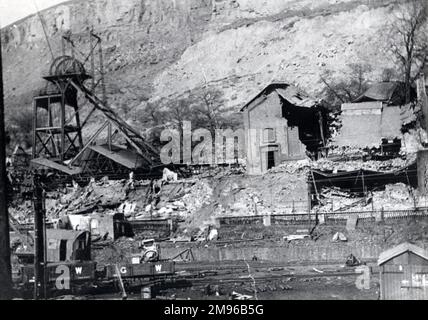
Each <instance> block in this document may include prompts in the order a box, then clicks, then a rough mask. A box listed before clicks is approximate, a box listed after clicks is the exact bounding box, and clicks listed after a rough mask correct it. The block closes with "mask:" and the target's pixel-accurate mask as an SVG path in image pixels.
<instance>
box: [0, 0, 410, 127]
mask: <svg viewBox="0 0 428 320" xmlns="http://www.w3.org/2000/svg"><path fill="white" fill-rule="evenodd" d="M399 2H403V1H394V0H380V1H371V0H319V1H309V0H287V1H284V0H264V1H258V0H157V1H149V0H125V1H113V0H91V1H81V0H75V1H69V2H67V3H64V4H61V5H59V6H56V7H53V8H50V9H47V10H45V11H43V12H42V13H41V15H42V17H43V19H44V21H45V23H46V27H47V30H46V31H47V33H48V35H49V42H50V45H51V47H52V51H53V54H54V55H55V56H57V55H60V54H61V41H60V37H61V35H62V34H63V33H64V32H68V31H71V32H73V33H79V34H80V33H82V34H84V33H85V32H87V31H88V30H89V29H90V28H93V29H94V31H95V32H96V33H97V34H99V36H100V37H101V38H102V39H103V47H104V50H105V54H106V57H105V64H106V66H107V67H106V70H107V73H106V81H107V94H108V98H109V101H110V103H111V104H112V105H113V106H114V107H115V108H116V109H117V110H118V111H119V112H120V114H121V115H122V116H123V117H125V118H126V119H127V120H128V121H130V123H131V124H133V125H134V126H136V127H137V128H138V129H140V130H143V123H144V121H145V120H144V119H141V116H140V112H141V111H142V110H143V109H144V107H145V106H146V104H147V102H152V103H154V104H156V105H159V106H162V105H165V104H166V103H168V102H169V101H172V100H175V99H177V98H180V97H186V96H187V95H188V94H189V92H198V91H201V90H206V89H203V88H206V87H208V88H215V89H216V90H219V91H220V92H221V94H222V105H223V107H224V108H225V109H226V110H230V111H231V112H237V111H238V110H239V107H240V106H242V105H243V104H244V103H245V102H246V101H247V100H248V99H249V98H250V96H253V95H254V94H256V93H257V91H258V90H260V89H261V88H262V87H264V86H265V85H266V84H267V83H269V82H270V81H272V80H283V81H287V82H290V83H294V84H297V85H298V86H300V87H301V88H303V89H304V90H306V91H307V92H308V93H310V94H312V95H314V96H316V97H317V98H322V92H323V89H324V88H325V86H324V85H323V83H322V82H321V80H320V76H321V75H322V74H323V73H325V72H326V71H331V77H332V79H331V80H332V81H334V78H336V79H340V78H347V77H349V72H350V70H349V68H348V67H347V65H348V64H350V63H357V64H358V63H361V64H369V65H371V66H372V71H371V74H370V78H371V79H372V80H374V81H376V80H380V77H381V74H382V71H383V70H384V69H385V68H391V67H394V65H393V61H392V59H391V58H390V57H389V56H388V54H387V50H386V49H387V48H386V45H385V43H386V42H385V37H387V36H388V32H386V24H387V23H388V22H389V21H390V20H391V19H392V17H393V15H394V13H396V12H397V10H398V9H397V8H398V3H399ZM2 36H3V39H2V40H3V57H4V62H3V63H4V73H5V74H4V78H5V79H4V80H5V99H6V106H7V110H6V113H7V114H9V115H11V114H12V113H14V112H15V111H16V110H20V112H21V111H22V112H29V107H30V105H31V101H32V96H33V95H34V94H36V93H37V92H38V91H39V90H41V89H43V87H44V82H43V80H42V78H41V76H42V75H45V74H46V73H47V72H48V68H49V65H50V63H51V61H52V57H51V54H50V51H49V47H48V45H47V41H46V39H45V36H44V33H43V29H42V24H41V23H40V19H39V17H38V16H37V15H33V16H30V17H28V18H26V19H24V20H21V21H19V22H17V23H16V24H14V25H11V26H8V27H6V28H4V30H3V34H2ZM77 45H78V47H79V48H85V47H87V46H88V37H87V36H84V35H82V36H81V37H80V38H79V43H78V44H77Z"/></svg>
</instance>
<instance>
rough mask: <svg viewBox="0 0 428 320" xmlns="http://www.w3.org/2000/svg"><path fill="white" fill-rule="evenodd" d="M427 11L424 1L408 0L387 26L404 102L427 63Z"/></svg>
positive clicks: (427, 7)
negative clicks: (402, 86)
mask: <svg viewBox="0 0 428 320" xmlns="http://www.w3.org/2000/svg"><path fill="white" fill-rule="evenodd" d="M427 12H428V5H427V2H426V1H425V0H411V1H409V3H407V4H406V5H404V6H403V10H400V12H399V13H398V14H397V15H396V16H395V17H394V20H393V21H392V23H391V25H390V31H391V35H390V37H388V38H389V39H390V40H389V47H390V51H391V53H392V55H393V56H394V58H395V59H396V60H397V63H398V64H399V66H400V69H401V72H402V77H403V81H404V84H405V90H406V92H405V94H406V95H405V97H406V103H408V102H410V92H411V85H412V83H413V82H414V81H415V80H416V78H417V77H418V76H419V74H420V73H421V72H422V70H423V69H424V67H425V64H426V63H427V58H428V36H427V33H428V31H427Z"/></svg>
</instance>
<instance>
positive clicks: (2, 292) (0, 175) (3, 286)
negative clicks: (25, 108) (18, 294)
mask: <svg viewBox="0 0 428 320" xmlns="http://www.w3.org/2000/svg"><path fill="white" fill-rule="evenodd" d="M5 135H6V132H5V129H4V99H3V68H2V54H1V29H0V299H1V300H6V299H11V298H12V271H11V265H10V238H9V214H8V211H7V175H6V137H5Z"/></svg>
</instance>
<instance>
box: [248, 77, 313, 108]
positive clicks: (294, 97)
mask: <svg viewBox="0 0 428 320" xmlns="http://www.w3.org/2000/svg"><path fill="white" fill-rule="evenodd" d="M272 91H276V92H277V93H278V95H279V96H281V97H282V98H283V99H285V100H287V101H289V102H290V103H291V104H293V105H295V106H297V107H303V108H311V107H314V106H316V105H317V104H318V103H317V101H316V100H314V99H312V98H311V97H309V96H308V95H307V94H306V93H305V92H303V91H302V90H300V89H299V88H297V87H295V86H293V85H290V84H288V83H285V82H272V83H271V84H269V85H267V86H266V87H264V88H263V89H262V90H261V91H260V92H259V93H257V94H256V95H255V96H254V97H253V98H251V99H250V100H249V101H248V102H247V103H246V104H245V105H244V106H243V107H242V108H241V110H240V111H241V112H242V111H244V110H245V109H246V108H248V106H249V105H250V104H252V103H253V102H254V101H255V100H256V99H257V98H259V97H261V96H262V95H268V94H270V93H271V92H272Z"/></svg>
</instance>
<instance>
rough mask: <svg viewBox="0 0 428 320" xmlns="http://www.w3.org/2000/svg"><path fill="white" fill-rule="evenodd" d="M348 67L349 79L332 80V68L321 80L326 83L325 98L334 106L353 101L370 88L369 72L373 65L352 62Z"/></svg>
mask: <svg viewBox="0 0 428 320" xmlns="http://www.w3.org/2000/svg"><path fill="white" fill-rule="evenodd" d="M347 67H348V69H349V77H348V78H347V79H341V80H339V81H333V80H331V79H333V78H334V76H333V73H332V71H331V70H327V71H325V72H324V73H323V74H322V75H321V81H322V82H323V83H324V85H325V91H324V92H325V96H326V97H325V100H326V102H328V103H329V104H330V105H332V106H335V107H339V106H340V104H342V103H346V102H351V101H353V100H354V99H356V98H357V97H358V96H360V95H361V94H362V93H364V91H366V90H367V88H368V78H367V74H368V73H369V72H370V71H371V70H372V69H371V66H370V65H369V64H365V63H360V64H359V63H350V64H348V65H347Z"/></svg>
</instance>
